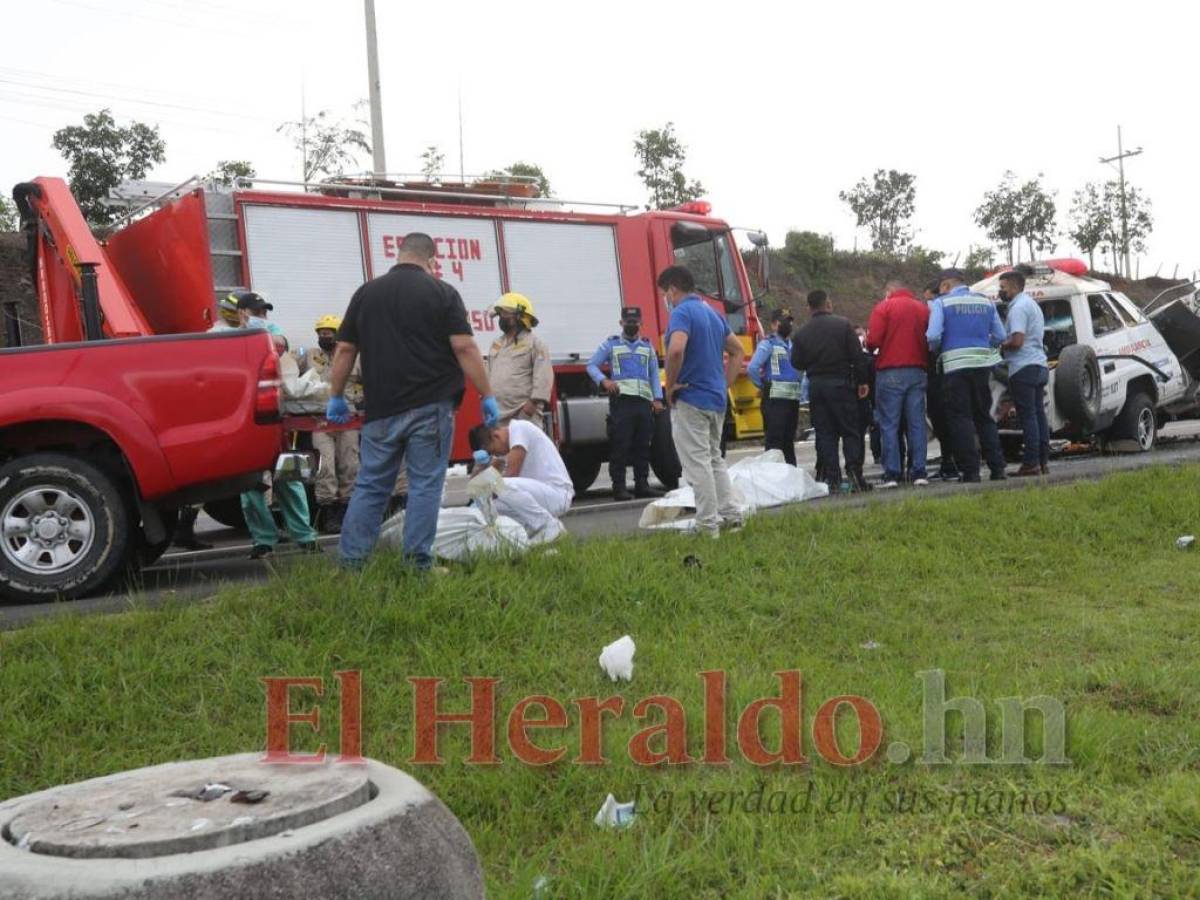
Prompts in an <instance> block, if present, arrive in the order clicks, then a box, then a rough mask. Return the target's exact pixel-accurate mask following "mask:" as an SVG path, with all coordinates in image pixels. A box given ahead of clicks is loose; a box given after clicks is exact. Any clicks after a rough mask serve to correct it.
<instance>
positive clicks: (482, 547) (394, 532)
mask: <svg viewBox="0 0 1200 900" xmlns="http://www.w3.org/2000/svg"><path fill="white" fill-rule="evenodd" d="M379 543H380V546H382V547H388V548H390V549H393V550H400V549H401V548H402V547H403V546H404V513H403V512H399V513H396V515H394V516H392V517H391V518H390V519H388V520H387V521H386V522H384V523H383V531H382V533H381V534H380V535H379ZM527 549H529V538H528V537H526V535H525V529H524V528H522V527H521V523H520V522H516V521H513V520H512V519H510V518H508V517H507V516H497V517H496V519H495V521H494V522H488V520H487V519H486V518H485V517H484V515H483V513H482V512H481V511H480V510H479V509H478V508H477V507H474V506H456V507H451V508H449V509H442V510H439V511H438V526H437V537H435V538H434V539H433V552H434V554H435V555H436V556H439V557H441V558H442V559H463V558H465V557H468V556H476V555H478V554H481V553H524V552H525V551H526V550H527Z"/></svg>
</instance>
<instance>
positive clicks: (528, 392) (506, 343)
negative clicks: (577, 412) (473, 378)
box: [487, 293, 554, 431]
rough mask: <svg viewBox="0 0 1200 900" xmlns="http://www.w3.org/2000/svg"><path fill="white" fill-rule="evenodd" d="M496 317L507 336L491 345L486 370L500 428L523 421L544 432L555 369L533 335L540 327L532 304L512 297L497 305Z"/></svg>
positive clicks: (541, 344)
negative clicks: (494, 399) (496, 406)
mask: <svg viewBox="0 0 1200 900" xmlns="http://www.w3.org/2000/svg"><path fill="white" fill-rule="evenodd" d="M495 313H496V316H497V318H498V319H499V323H500V330H501V331H502V332H504V336H503V337H502V338H500V339H499V340H498V341H496V342H495V343H494V344H492V349H491V351H490V352H489V353H488V358H487V369H488V380H489V381H491V384H492V390H493V391H495V393H496V400H497V401H498V402H499V404H500V424H501V425H502V426H503V425H507V424H508V423H509V422H510V421H512V420H513V419H523V420H525V421H527V422H532V423H533V424H535V425H537V427H538V428H541V429H542V430H543V431H545V430H546V422H545V419H544V417H543V413H545V412H546V411H547V410H548V409H549V408H550V391H551V389H552V388H553V387H554V367H553V366H552V365H551V364H550V349H549V348H548V347H547V346H546V344H545V342H544V341H542V339H541V338H538V337H536V336H535V335H534V333H533V329H534V328H536V327H537V324H538V320H537V316H535V315H534V314H533V304H532V303H530V302H529V298H528V297H526V296H524V295H523V294H513V293H509V294H505V295H504V296H503V297H501V298H500V299H499V300H498V301H497V302H496V306H495Z"/></svg>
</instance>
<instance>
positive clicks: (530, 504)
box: [496, 478, 575, 543]
mask: <svg viewBox="0 0 1200 900" xmlns="http://www.w3.org/2000/svg"><path fill="white" fill-rule="evenodd" d="M573 499H575V492H574V491H572V490H569V489H566V488H558V487H554V486H553V485H549V484H545V483H543V482H541V481H534V480H533V479H532V478H505V479H504V490H502V491H500V492H499V493H498V494H497V495H496V512H498V513H500V515H502V516H508V517H509V518H510V519H515V520H516V521H518V522H520V523H521V524H522V525H523V526H525V531H526V532H528V533H529V538H530V540H532V541H534V542H535V543H542V542H547V541H552V540H554V539H555V538H557V537H558V536H559V535H560V534H561V533H562V532H563V530H564V529H563V527H562V523H561V522H559V521H558V517H559V516H561V515H563V514H564V513H565V512H566V511H567V510H568V509H570V508H571V501H572V500H573Z"/></svg>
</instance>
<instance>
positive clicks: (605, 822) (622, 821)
mask: <svg viewBox="0 0 1200 900" xmlns="http://www.w3.org/2000/svg"><path fill="white" fill-rule="evenodd" d="M636 815H637V813H636V812H635V811H634V808H633V804H632V803H618V802H617V798H616V797H614V796H613V795H612V794H609V795H608V796H607V797H605V798H604V805H603V806H601V807H600V811H599V812H598V813H596V818H594V819H593V820H592V821H593V822H595V823H596V824H597V825H599V826H600V827H601V828H624V827H625V826H627V825H629V824H630V823H631V822H632V821H633V820H634V817H635V816H636Z"/></svg>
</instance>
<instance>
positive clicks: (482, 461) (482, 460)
mask: <svg viewBox="0 0 1200 900" xmlns="http://www.w3.org/2000/svg"><path fill="white" fill-rule="evenodd" d="M471 459H473V460H475V465H477V466H479V467H480V468H482V467H483V466H486V465H487V464H488V463H490V462H491V461H492V454H490V453H488V452H487V451H486V450H476V451H475V452H474V453H472V454H471Z"/></svg>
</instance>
